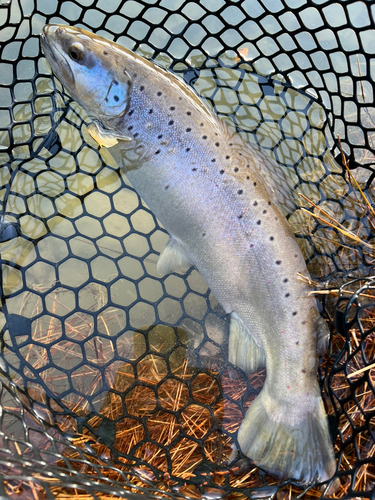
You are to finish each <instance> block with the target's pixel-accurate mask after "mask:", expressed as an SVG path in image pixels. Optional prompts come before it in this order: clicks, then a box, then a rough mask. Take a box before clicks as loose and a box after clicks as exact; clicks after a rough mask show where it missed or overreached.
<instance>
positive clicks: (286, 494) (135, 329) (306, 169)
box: [0, 0, 375, 499]
mask: <svg viewBox="0 0 375 500" xmlns="http://www.w3.org/2000/svg"><path fill="white" fill-rule="evenodd" d="M374 13H375V4H374V3H373V2H361V1H345V2H340V3H335V2H331V1H325V0H316V1H309V0H288V1H286V0H272V1H271V0H239V1H231V2H224V1H223V0H201V1H200V2H189V1H184V0H144V1H140V0H126V1H120V0H74V1H73V0H72V1H67V2H58V1H57V0H36V1H35V0H22V1H21V0H19V1H17V0H12V1H9V0H0V23H1V24H0V25H1V29H0V38H1V62H0V69H1V71H0V118H1V119H0V148H1V151H0V156H1V159H2V165H3V166H2V169H1V171H0V181H1V206H2V215H1V221H0V236H1V243H0V245H1V246H0V248H1V265H2V273H1V276H2V279H1V291H2V312H1V327H2V337H1V339H2V344H1V357H0V361H1V370H2V373H3V378H2V382H1V387H2V391H1V413H0V422H1V431H0V437H1V439H2V450H1V452H0V474H1V480H0V496H2V498H22V499H23V498H25V499H39V498H82V499H83V498H84V499H88V498H95V499H96V498H123V497H126V498H129V497H130V498H131V497H133V496H138V495H139V494H142V496H144V495H146V496H147V495H148V496H153V497H155V496H156V497H160V496H165V497H168V498H174V499H175V498H187V497H188V498H191V497H194V498H200V497H207V496H211V497H212V496H213V497H215V498H220V497H224V496H228V495H229V496H230V497H231V498H234V497H236V498H243V497H248V498H275V497H276V498H278V499H284V498H292V495H295V496H296V497H297V495H298V498H317V497H322V498H324V497H325V496H327V495H328V492H327V490H323V491H321V490H320V489H319V487H315V485H312V486H311V485H310V486H309V487H307V488H306V489H305V490H303V489H302V488H301V487H300V486H298V485H297V484H293V483H291V482H290V481H285V482H283V483H280V482H277V481H275V479H274V478H272V476H269V475H267V474H264V473H262V472H261V471H259V470H258V469H257V468H256V467H255V466H251V465H249V464H248V463H247V462H243V463H240V464H239V463H237V462H235V463H234V464H228V462H227V460H228V457H229V455H230V452H231V445H232V444H233V443H236V431H237V430H238V427H239V425H240V423H241V421H242V419H243V416H244V414H245V412H246V410H247V408H248V407H249V405H250V403H251V401H252V400H253V399H254V398H255V396H256V394H257V393H258V392H259V390H260V388H261V386H262V383H263V381H264V372H263V371H262V372H259V373H256V374H253V375H251V376H246V375H245V374H244V373H243V372H242V371H241V370H239V369H237V368H235V367H233V366H232V365H231V364H230V363H229V362H228V360H227V338H228V333H227V330H228V317H227V315H225V313H224V311H223V310H222V309H221V307H220V306H219V305H218V303H217V301H216V300H215V298H214V297H213V295H212V293H211V292H210V290H209V289H208V287H207V285H206V283H205V282H204V280H203V279H202V277H201V276H200V275H199V273H198V272H197V271H196V270H194V269H190V270H189V271H187V272H186V273H173V274H170V275H167V276H165V277H163V278H161V277H160V276H159V275H158V273H157V271H156V261H157V258H158V254H159V252H160V251H161V250H162V248H163V247H164V245H165V243H166V241H167V239H168V236H167V234H166V232H165V231H164V229H163V228H162V227H161V226H160V224H159V223H158V221H157V220H156V218H155V216H154V215H153V214H152V213H151V212H150V210H149V209H148V207H147V206H146V205H145V204H144V203H143V202H142V200H141V199H140V198H139V196H138V195H137V193H136V192H135V191H134V190H133V188H132V186H131V185H130V183H129V182H128V180H127V179H126V176H125V175H124V174H123V173H122V172H121V171H120V170H119V169H118V166H117V165H116V164H115V163H114V162H113V160H112V159H111V158H110V157H109V156H108V155H107V153H106V151H105V149H98V148H97V146H96V145H95V144H93V142H92V140H90V137H89V136H88V134H87V132H86V128H85V123H87V122H88V119H87V117H86V115H85V113H84V111H83V110H81V109H80V108H79V106H78V105H77V104H76V103H74V102H73V101H72V100H71V98H70V97H69V96H67V95H66V94H65V93H64V91H63V89H62V88H61V86H60V84H59V82H58V81H57V80H55V79H54V78H53V77H52V75H51V73H50V70H49V68H48V66H47V64H46V62H45V59H44V58H43V55H42V54H41V50H40V47H39V39H38V35H39V33H40V31H41V28H42V26H43V25H44V24H45V23H61V24H72V25H73V24H74V25H76V26H80V27H84V28H87V29H91V30H92V31H95V32H96V33H98V34H100V35H102V36H105V37H106V38H108V39H113V40H116V41H117V42H119V43H121V44H123V45H124V46H126V47H128V48H130V49H132V50H135V51H136V52H138V53H140V54H142V55H144V56H145V57H148V58H152V59H154V60H155V61H156V62H157V63H158V64H160V65H162V66H164V67H168V68H170V69H171V70H173V71H175V72H178V73H179V74H180V75H181V76H182V77H183V78H184V79H185V81H186V82H187V83H188V84H189V85H191V86H192V87H193V88H194V89H195V90H196V92H197V93H198V94H199V95H200V96H201V97H202V99H203V100H205V101H206V103H207V104H208V105H209V106H211V107H213V108H214V109H215V111H216V112H217V113H218V114H219V115H220V116H221V118H222V119H224V120H225V121H227V122H228V123H230V124H232V126H234V127H235V128H236V130H237V131H238V132H239V133H241V135H243V136H244V137H245V138H246V140H248V141H249V142H251V143H252V144H254V145H255V146H257V147H258V146H259V147H261V148H262V150H263V151H264V152H265V153H264V154H266V155H267V156H268V157H270V158H272V159H273V160H275V163H276V164H277V165H278V166H279V168H282V169H284V171H285V172H286V174H287V176H288V177H289V178H290V179H291V180H292V181H293V184H294V186H295V194H302V195H304V196H305V198H301V207H300V208H297V209H293V210H292V209H288V210H287V216H288V220H289V222H290V225H291V227H292V229H293V230H294V232H295V234H296V236H297V239H298V242H299V244H300V247H301V249H302V251H303V253H304V256H305V258H306V262H307V263H308V266H309V270H310V272H311V274H312V276H313V277H314V280H316V281H315V282H314V284H315V285H317V286H318V288H319V290H318V292H319V293H320V294H321V296H322V297H323V299H324V300H323V306H324V311H325V313H326V317H327V318H328V319H329V321H330V323H331V326H332V328H333V327H334V326H335V327H336V329H334V328H333V329H332V331H333V333H332V337H331V343H330V344H331V345H330V347H331V348H330V353H329V354H327V355H326V356H325V357H324V358H323V360H322V362H321V366H320V377H321V383H322V389H323V394H324V397H325V404H326V409H327V412H328V415H329V418H330V423H331V424H332V425H331V427H332V428H331V430H332V435H333V440H334V445H335V452H336V455H337V458H338V469H337V474H336V477H339V478H340V482H341V486H340V489H339V490H338V492H337V493H336V498H373V497H374V477H375V475H374V474H375V470H374V465H373V454H374V446H375V445H374V431H373V427H374V417H375V411H374V373H375V372H374V368H373V366H374V348H373V344H374V342H373V337H374V333H373V331H374V326H373V325H374V314H375V311H374V302H375V299H374V286H375V282H374V281H372V280H371V279H370V278H366V277H365V276H368V275H370V273H371V269H372V267H371V266H372V262H373V258H374V251H373V247H372V238H373V233H374V219H373V209H372V203H373V186H372V181H373V177H374V173H375V170H374V167H373V165H372V162H373V137H374V135H373V134H374V128H375V124H374V119H375V118H374V107H373V91H374V85H373V78H374V73H373V68H374V59H373V57H372V55H373V53H374V43H373V40H374V31H373V29H372V26H373V23H374ZM337 135H339V137H340V140H341V148H342V150H343V152H344V153H345V156H346V160H345V161H344V163H345V162H346V163H347V166H348V168H347V169H346V168H344V166H343V165H342V162H341V152H340V148H339V144H338V141H337V138H336V136H337ZM334 158H336V160H337V161H335V160H334ZM309 200H310V201H309ZM312 203H313V204H314V205H312ZM303 208H305V209H307V211H310V213H312V212H313V211H315V215H316V214H318V215H319V214H320V215H322V213H323V212H322V210H325V214H328V216H326V215H325V216H324V217H323V219H324V220H321V219H320V220H319V219H317V218H316V217H313V216H312V215H311V214H310V215H309V214H308V213H307V212H306V210H305V211H304V210H303ZM327 217H331V218H327ZM324 221H326V222H324ZM327 221H328V223H327ZM327 283H328V285H329V286H328V285H327ZM337 296H338V299H337Z"/></svg>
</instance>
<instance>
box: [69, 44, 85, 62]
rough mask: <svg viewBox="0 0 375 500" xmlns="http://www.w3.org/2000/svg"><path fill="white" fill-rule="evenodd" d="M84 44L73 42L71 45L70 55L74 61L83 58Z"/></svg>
mask: <svg viewBox="0 0 375 500" xmlns="http://www.w3.org/2000/svg"><path fill="white" fill-rule="evenodd" d="M83 50H84V48H83V45H82V43H73V44H72V45H71V46H70V47H69V51H68V53H69V56H70V58H71V59H73V60H74V61H79V60H81V59H83Z"/></svg>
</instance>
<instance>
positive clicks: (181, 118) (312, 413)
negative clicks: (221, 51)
mask: <svg viewBox="0 0 375 500" xmlns="http://www.w3.org/2000/svg"><path fill="white" fill-rule="evenodd" d="M42 47H43V50H44V53H45V56H46V58H47V60H48V62H49V63H50V65H51V67H52V70H53V72H54V73H55V75H56V76H57V77H58V78H59V80H60V81H61V83H62V84H63V85H64V87H65V88H66V90H67V91H68V92H69V93H70V94H71V96H72V97H73V98H74V99H75V100H76V101H77V102H78V103H79V104H80V105H81V106H82V107H83V108H84V109H85V110H86V112H87V113H88V115H89V116H90V118H91V119H92V123H90V125H89V126H88V131H89V133H90V134H91V135H92V136H93V137H94V138H95V139H96V140H97V142H98V143H99V144H100V145H102V146H106V147H108V148H109V151H110V152H111V153H112V154H113V156H114V157H115V158H116V159H117V160H118V161H119V163H120V166H121V167H122V168H123V169H124V170H125V171H126V173H127V176H128V178H129V180H130V182H131V183H132V184H133V186H134V188H135V189H136V190H137V192H138V193H139V194H140V196H141V197H142V198H143V200H144V201H145V202H146V203H147V205H148V206H149V207H150V209H151V210H152V211H153V212H154V214H155V215H156V216H157V217H158V219H159V220H160V222H161V223H162V224H163V226H164V227H165V228H166V230H167V231H168V233H169V235H170V240H169V242H168V244H167V245H166V247H165V249H164V250H163V252H162V253H161V255H160V258H159V261H158V270H159V271H160V273H162V274H165V273H169V272H174V271H177V270H180V269H181V268H184V267H187V266H191V265H194V266H196V268H197V269H198V270H199V272H200V273H201V274H202V276H203V277H204V279H205V280H206V282H207V284H208V285H209V287H210V288H211V290H212V292H213V293H214V295H215V297H216V298H217V300H218V301H219V302H220V304H221V305H222V306H223V308H224V309H225V311H226V312H227V313H230V314H231V321H230V333H229V360H230V361H231V362H232V363H233V364H234V365H236V366H238V367H240V368H241V369H243V370H244V371H246V372H248V373H249V372H252V371H254V370H257V369H259V368H261V367H263V366H266V371H267V378H266V381H265V384H264V387H263V389H262V391H261V392H260V394H259V395H258V396H257V398H256V399H255V400H254V401H253V403H252V404H251V406H250V409H249V410H248V412H247V414H246V415H245V418H244V420H243V422H242V424H241V426H240V428H239V431H238V443H239V445H240V448H241V451H242V452H243V453H244V454H245V455H247V456H248V457H249V458H250V459H251V460H253V461H254V463H255V464H257V465H258V466H259V467H261V468H263V469H265V470H267V471H270V472H271V473H273V474H276V475H277V476H280V477H283V478H293V479H295V480H298V481H301V482H302V483H308V482H311V481H313V480H314V479H318V480H320V481H325V480H328V479H330V478H331V477H332V476H333V475H334V473H335V470H336V462H335V457H334V454H333V447H332V442H331V438H330V434H329V430H328V425H327V416H326V414H325V410H324V407H323V402H322V399H321V395H320V390H319V385H318V382H317V344H318V343H319V344H321V345H320V347H319V346H318V351H322V350H323V347H322V346H324V345H326V338H327V333H328V330H327V327H326V324H325V323H324V321H323V320H322V318H321V317H320V315H319V312H318V310H317V305H316V301H315V299H313V298H311V297H309V296H308V289H307V285H306V284H304V283H303V282H301V281H299V280H298V279H297V273H298V272H299V273H302V274H304V275H308V271H307V269H306V265H305V262H304V259H303V256H302V254H301V251H300V249H299V246H298V244H297V242H296V239H295V237H294V235H293V234H292V232H291V230H290V228H289V226H288V223H287V221H286V219H285V217H284V215H283V213H282V211H281V209H280V207H279V206H278V204H277V202H276V200H275V199H274V197H272V192H273V191H272V189H270V186H269V184H272V179H271V178H267V176H266V174H265V173H264V164H263V161H262V159H261V156H260V155H259V154H258V152H257V151H256V149H255V148H253V147H252V146H251V145H249V144H246V143H245V142H244V141H243V140H242V138H241V137H240V136H239V135H237V134H236V133H234V132H233V131H231V130H230V129H229V128H228V126H227V125H226V124H225V123H224V122H222V121H221V120H220V119H219V118H218V117H217V116H216V115H215V114H214V113H213V112H212V111H211V110H209V109H208V107H206V106H205V105H204V104H203V103H202V101H201V100H200V99H199V98H198V97H197V96H196V95H195V93H194V92H193V90H192V89H191V88H190V87H188V86H187V85H186V84H185V83H184V82H183V81H181V80H180V79H179V78H177V77H176V76H174V75H173V74H171V73H170V72H168V71H166V70H164V69H162V68H159V67H158V66H157V65H155V64H154V63H152V62H150V61H147V60H145V59H144V58H142V57H140V56H139V55H137V54H135V53H133V52H131V51H129V50H127V49H125V48H123V47H121V46H119V45H117V44H115V43H112V42H109V41H107V40H105V39H103V38H101V37H99V36H96V35H94V34H92V33H90V32H88V31H85V30H82V29H78V28H74V27H69V26H57V25H47V26H45V27H44V28H43V34H42Z"/></svg>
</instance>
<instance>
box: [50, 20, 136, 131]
mask: <svg viewBox="0 0 375 500" xmlns="http://www.w3.org/2000/svg"><path fill="white" fill-rule="evenodd" d="M41 45H42V49H43V52H44V54H45V57H46V59H47V61H48V62H49V64H50V66H51V68H52V71H53V72H54V74H55V75H56V76H57V78H58V79H59V80H60V82H61V83H62V84H63V86H64V87H65V89H66V90H67V91H68V93H69V94H70V95H71V96H72V97H73V99H74V100H75V101H77V102H78V103H79V104H80V105H81V106H82V107H84V108H85V110H86V111H87V112H88V114H89V116H90V117H91V118H94V119H98V120H100V121H101V122H102V123H104V124H105V123H106V122H108V123H110V122H111V121H113V120H116V119H121V117H123V116H124V114H125V113H126V111H127V108H128V107H129V102H130V96H131V90H132V79H131V77H130V75H129V74H128V72H127V70H126V68H124V55H123V54H124V53H123V51H120V50H119V49H118V48H117V47H116V45H115V44H113V43H111V42H108V41H106V40H105V39H103V38H102V37H99V36H96V35H94V34H93V33H91V32H90V31H87V30H84V29H80V28H76V27H72V26H62V25H56V24H47V25H45V26H44V27H43V32H42V35H41ZM125 60H126V59H125Z"/></svg>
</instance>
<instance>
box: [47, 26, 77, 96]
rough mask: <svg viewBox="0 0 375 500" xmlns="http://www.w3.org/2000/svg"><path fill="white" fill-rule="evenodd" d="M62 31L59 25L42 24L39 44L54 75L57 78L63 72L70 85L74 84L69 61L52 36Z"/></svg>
mask: <svg viewBox="0 0 375 500" xmlns="http://www.w3.org/2000/svg"><path fill="white" fill-rule="evenodd" d="M62 31H63V29H62V27H61V26H58V25H53V24H46V25H45V26H43V29H42V33H41V34H40V45H41V47H42V50H43V53H44V55H45V57H46V59H47V61H48V62H49V63H50V66H51V67H52V70H53V72H54V73H55V75H56V76H57V77H58V78H59V76H63V74H64V73H65V75H66V76H67V77H68V79H69V80H70V82H71V85H72V86H74V85H75V78H74V73H73V71H72V69H71V67H70V61H69V59H68V58H67V57H66V54H65V53H64V51H63V50H61V48H60V47H59V43H58V42H56V41H55V40H54V36H56V35H59V34H60V33H61V32H62ZM62 83H63V82H62ZM66 83H67V82H65V84H66Z"/></svg>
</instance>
